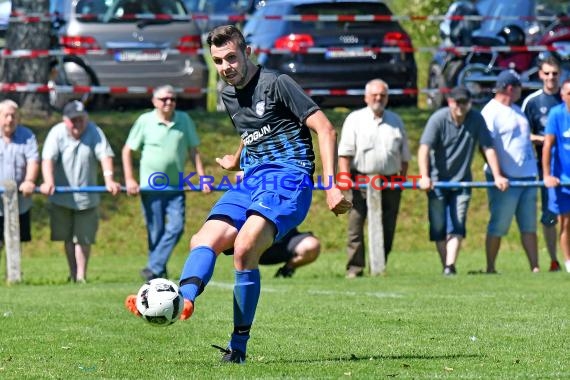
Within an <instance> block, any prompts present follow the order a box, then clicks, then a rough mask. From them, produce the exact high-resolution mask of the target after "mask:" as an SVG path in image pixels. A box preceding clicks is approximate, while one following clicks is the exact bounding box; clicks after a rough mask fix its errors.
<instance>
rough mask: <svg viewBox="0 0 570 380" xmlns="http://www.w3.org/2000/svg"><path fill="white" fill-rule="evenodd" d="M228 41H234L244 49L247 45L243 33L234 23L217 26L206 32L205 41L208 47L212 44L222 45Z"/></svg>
mask: <svg viewBox="0 0 570 380" xmlns="http://www.w3.org/2000/svg"><path fill="white" fill-rule="evenodd" d="M229 41H234V42H236V43H237V44H238V46H239V48H240V49H241V50H245V48H246V47H247V45H246V43H245V38H244V37H243V34H242V33H241V31H240V30H239V29H238V28H237V27H236V26H234V25H221V26H218V27H216V28H214V29H212V30H211V31H210V33H208V38H207V39H206V43H207V44H208V46H209V47H210V48H211V47H212V45H214V46H216V47H220V46H223V45H225V44H226V43H228V42H229Z"/></svg>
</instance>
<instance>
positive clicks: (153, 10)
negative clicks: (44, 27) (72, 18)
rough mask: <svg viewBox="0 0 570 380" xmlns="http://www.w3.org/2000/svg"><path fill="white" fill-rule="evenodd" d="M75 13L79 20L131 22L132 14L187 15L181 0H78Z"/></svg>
mask: <svg viewBox="0 0 570 380" xmlns="http://www.w3.org/2000/svg"><path fill="white" fill-rule="evenodd" d="M75 13H76V14H77V18H78V20H79V21H81V22H113V23H115V22H133V20H135V17H134V15H157V14H160V15H171V16H187V12H186V9H185V8H184V5H183V3H182V1H181V0H107V1H101V0H79V1H78V2H77V4H76V5H75Z"/></svg>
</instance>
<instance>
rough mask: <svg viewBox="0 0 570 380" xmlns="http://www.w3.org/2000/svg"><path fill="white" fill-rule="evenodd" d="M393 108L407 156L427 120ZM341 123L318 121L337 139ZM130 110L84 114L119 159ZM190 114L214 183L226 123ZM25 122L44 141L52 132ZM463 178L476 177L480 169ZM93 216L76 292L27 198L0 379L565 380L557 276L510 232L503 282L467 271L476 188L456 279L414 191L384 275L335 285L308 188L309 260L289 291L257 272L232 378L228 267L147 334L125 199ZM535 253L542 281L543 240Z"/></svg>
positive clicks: (338, 225)
mask: <svg viewBox="0 0 570 380" xmlns="http://www.w3.org/2000/svg"><path fill="white" fill-rule="evenodd" d="M396 111H397V112H398V113H399V114H400V115H401V116H402V117H403V118H404V119H405V122H406V126H407V128H408V132H409V138H410V143H411V146H412V151H413V152H414V156H415V152H416V151H417V141H418V139H419V135H420V133H421V130H422V128H423V126H424V124H425V121H426V120H427V117H428V116H429V113H428V112H426V111H422V110H417V109H415V108H414V109H412V108H410V109H398V110H396ZM347 112H348V111H347V110H327V114H328V115H329V117H330V118H331V120H333V122H334V124H335V125H336V126H337V127H339V128H340V126H341V125H342V120H343V119H344V117H345V116H346V113H347ZM139 113H140V111H127V112H122V113H117V112H100V113H94V114H93V115H92V118H93V119H94V120H95V121H97V123H98V124H99V125H100V126H101V127H103V129H104V130H105V132H106V133H107V135H108V137H109V139H110V140H111V144H112V146H113V148H114V149H115V152H117V153H118V152H120V148H121V146H122V144H123V143H124V141H125V138H126V134H127V133H128V130H129V128H130V126H131V125H132V122H133V121H134V119H135V118H136V116H137V115H138V114H139ZM191 115H192V116H193V117H194V119H195V120H196V122H197V124H198V129H199V134H200V136H201V138H202V146H201V151H202V153H203V155H204V161H205V164H206V168H207V171H208V173H209V174H212V175H214V176H216V177H218V176H220V175H222V174H224V173H223V172H222V171H221V170H219V169H217V168H216V166H215V162H214V158H215V157H216V156H220V155H221V154H224V153H228V152H231V151H233V149H234V148H235V146H236V143H237V137H236V135H235V133H234V132H233V131H232V128H231V126H230V124H229V121H228V118H227V116H226V115H225V114H218V113H204V112H193V113H191ZM24 121H25V123H26V124H27V125H29V126H31V127H32V128H33V129H34V130H35V131H36V133H37V134H38V136H39V140H40V141H43V138H44V136H45V133H46V131H47V127H49V126H50V125H52V124H53V123H54V122H56V121H57V120H56V119H53V120H47V121H46V120H35V119H33V120H24ZM412 161H413V162H412V165H411V169H410V172H411V173H414V172H417V163H416V159H415V157H414V158H413V160H412ZM473 168H474V173H475V175H476V179H478V180H480V179H481V178H482V176H481V168H482V162H481V158H480V157H477V158H476V161H475V163H474V165H473ZM191 170H192V168H190V167H189V168H188V172H190V171H191ZM116 172H117V173H119V174H120V172H121V170H120V162H118V161H117V162H116ZM317 172H318V173H320V172H319V171H318V170H317ZM218 197H219V193H215V194H210V195H202V194H189V195H188V197H187V199H188V204H187V215H188V217H187V225H186V228H187V230H186V233H185V236H184V238H183V242H181V243H180V244H179V245H178V247H177V249H176V251H175V253H174V255H173V257H172V260H171V262H170V264H169V270H170V273H172V278H173V279H174V280H176V278H177V275H178V273H179V272H180V268H181V266H182V265H183V262H184V260H185V258H186V254H187V242H188V239H189V237H190V235H191V233H192V232H194V231H195V230H196V229H197V228H198V226H199V225H200V224H201V223H202V219H203V218H204V217H205V215H206V213H207V211H208V210H209V208H210V207H211V205H212V204H213V203H214V202H215V201H216V199H217V198H218ZM101 210H102V216H103V218H102V219H103V220H102V222H101V226H100V230H99V235H98V238H99V240H98V242H97V244H96V245H95V247H94V253H93V257H92V260H91V262H90V268H89V273H88V281H89V282H88V284H86V285H72V284H67V283H66V281H65V279H66V277H67V265H66V263H65V258H64V257H63V253H62V247H61V245H60V244H55V243H52V242H50V241H49V231H48V227H47V222H48V219H47V214H46V212H45V198H43V197H42V196H40V195H37V196H34V208H33V214H32V215H33V238H34V240H33V242H31V243H29V244H27V245H25V246H24V248H23V249H24V253H23V259H22V260H23V262H22V269H23V278H24V281H23V283H22V284H19V285H13V286H7V285H0V378H2V379H4V378H6V379H37V378H42V379H43V378H58V379H64V378H65V379H67V378H109V379H135V378H142V379H157V378H160V379H179V378H196V379H209V378H216V379H228V378H247V379H250V378H263V379H265V378H311V379H323V378H324V379H337V378H358V379H377V378H414V379H432V378H467V379H475V378H479V379H491V378H502V379H517V378H539V379H544V378H550V379H564V378H570V365H569V364H568V350H569V349H570V344H569V343H568V339H567V337H568V336H569V334H570V326H569V322H570V319H569V316H568V315H569V313H568V310H569V308H568V300H567V299H568V295H567V294H568V289H569V285H570V276H568V275H567V274H566V273H548V272H546V271H544V272H542V273H538V274H531V273H530V271H529V268H528V264H527V262H526V259H525V258H524V255H523V254H522V249H521V247H520V243H519V242H518V238H519V237H518V234H517V233H516V231H515V230H516V228H514V227H513V228H512V232H511V234H510V235H509V237H508V238H506V239H505V241H504V244H503V246H502V249H501V252H500V255H499V260H498V263H497V268H498V270H499V272H500V273H501V274H500V275H494V276H488V275H467V272H468V271H472V270H473V271H476V270H479V269H482V268H483V267H484V251H483V241H484V231H485V226H486V223H487V218H488V213H487V210H486V195H485V193H484V191H482V190H475V191H474V196H473V200H472V203H471V208H470V212H469V222H468V231H469V235H468V238H467V240H466V242H465V246H464V250H463V251H462V254H461V256H460V258H459V261H458V271H459V275H458V276H456V277H454V278H444V277H443V276H442V275H441V266H440V264H439V259H438V258H437V255H436V253H435V250H434V247H433V246H432V244H430V243H429V242H428V241H427V217H426V201H425V195H424V194H422V193H419V192H415V191H406V192H405V194H404V201H403V203H402V209H401V213H400V219H399V223H398V229H397V232H396V240H395V245H394V251H393V253H392V255H391V257H390V261H389V264H388V272H387V276H385V277H376V278H373V277H364V278H360V279H356V280H353V281H348V280H345V279H344V265H345V256H344V244H345V237H346V218H345V217H342V216H341V217H338V218H336V217H334V216H333V215H332V214H330V213H329V212H328V211H327V210H326V209H325V202H324V199H323V194H322V193H321V192H317V193H316V194H315V197H314V202H313V206H312V208H311V211H310V214H309V216H308V217H307V220H306V221H305V222H304V223H303V225H302V229H310V230H312V231H314V232H315V233H316V234H317V235H318V236H319V237H320V238H321V240H322V242H323V254H322V256H321V258H320V259H319V260H318V261H317V262H316V263H315V264H314V265H312V266H310V267H308V268H305V269H302V270H299V271H298V273H297V274H296V275H295V277H294V278H293V279H291V280H283V279H274V278H273V277H272V276H273V273H274V271H275V270H276V267H262V277H263V282H262V296H261V300H260V305H259V308H258V313H257V316H256V322H255V326H254V329H253V331H252V334H253V335H252V340H251V341H250V348H249V352H248V354H249V359H248V360H249V361H248V364H247V365H246V366H241V367H240V366H222V365H220V364H219V363H218V360H219V355H218V354H217V353H216V351H215V350H214V349H213V348H211V347H210V344H218V345H224V344H225V343H226V342H227V340H228V335H229V333H230V332H231V314H232V311H231V303H232V302H231V289H232V283H233V275H232V269H231V259H228V258H226V257H222V258H221V259H220V260H219V262H218V266H217V269H216V272H215V274H214V278H213V281H212V283H211V284H210V286H209V287H208V289H207V290H206V292H205V293H204V294H203V296H201V297H200V298H199V299H198V302H197V306H196V307H197V308H196V312H195V315H194V316H193V317H192V319H191V320H190V321H186V322H180V323H176V324H174V325H173V326H170V327H168V328H154V327H151V326H148V325H146V324H145V323H144V322H142V321H141V320H137V319H136V318H134V317H132V316H131V315H130V314H128V313H127V312H126V311H125V310H124V308H123V304H122V303H123V300H124V297H125V296H126V295H127V294H129V293H134V292H136V290H137V289H138V287H139V286H140V285H141V280H140V278H139V277H138V271H139V270H140V269H141V268H142V266H144V264H145V259H146V248H145V246H146V234H145V231H144V226H143V222H142V219H141V210H140V204H139V200H138V199H137V198H128V197H126V196H125V195H120V196H119V197H117V198H112V197H110V196H107V195H106V196H104V201H103V205H102V208H101ZM540 246H541V263H542V266H543V268H545V269H547V268H548V265H547V264H548V262H547V260H546V258H547V255H546V252H545V250H544V248H543V247H544V243H543V242H542V239H540ZM4 263H5V260H4V258H2V261H1V265H2V267H3V266H4ZM0 272H3V269H2V271H0Z"/></svg>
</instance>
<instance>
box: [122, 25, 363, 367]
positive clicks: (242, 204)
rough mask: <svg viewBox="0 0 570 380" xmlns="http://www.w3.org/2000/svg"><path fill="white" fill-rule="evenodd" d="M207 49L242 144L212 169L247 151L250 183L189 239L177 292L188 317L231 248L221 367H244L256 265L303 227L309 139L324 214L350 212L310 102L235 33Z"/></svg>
mask: <svg viewBox="0 0 570 380" xmlns="http://www.w3.org/2000/svg"><path fill="white" fill-rule="evenodd" d="M207 43H208V45H209V47H210V53H211V55H212V59H213V61H214V64H215V66H216V69H217V71H218V73H219V75H220V77H221V78H222V79H223V80H224V81H225V82H226V83H227V84H228V85H229V86H226V87H225V88H224V90H223V91H222V100H223V102H224V105H225V106H226V110H227V112H228V114H229V116H230V117H231V119H232V122H233V124H234V127H235V128H236V130H237V132H238V133H239V135H240V136H241V143H240V147H239V149H238V150H237V152H236V153H235V154H233V155H226V156H224V157H223V158H217V159H216V161H217V162H218V164H219V165H220V166H222V167H223V168H224V169H227V170H239V163H240V154H241V151H242V149H243V147H244V146H247V149H246V153H245V160H244V162H243V163H242V164H243V165H244V167H243V169H244V171H245V176H246V177H248V178H249V180H248V186H242V187H240V188H232V189H230V190H228V191H227V192H226V193H225V194H224V195H223V196H222V197H221V198H220V200H219V201H218V202H217V203H216V205H214V207H213V208H212V210H211V212H210V215H209V216H208V218H207V220H206V222H205V223H204V225H203V226H202V227H201V228H200V230H199V231H198V232H197V233H196V234H195V235H194V236H193V237H192V239H191V241H190V248H191V250H190V254H189V256H188V259H187V260H186V263H185V265H184V269H183V270H182V275H181V276H180V291H181V293H182V295H183V296H184V298H185V300H186V301H188V302H187V304H188V305H192V306H188V310H191V311H193V305H194V301H195V299H196V297H197V296H198V295H199V294H200V293H201V292H202V291H203V290H204V287H205V286H206V284H207V283H208V281H209V280H210V278H211V277H212V273H213V271H214V266H215V263H216V257H217V256H218V255H219V254H220V252H223V251H225V250H228V249H230V248H233V251H234V268H235V285H234V297H233V305H234V329H233V333H232V335H231V339H230V341H229V344H228V346H227V348H221V347H218V348H220V349H221V350H222V352H223V357H222V361H223V362H231V363H243V362H244V361H245V357H246V347H247V342H248V340H249V336H250V329H251V325H252V323H253V319H254V316H255V310H256V308H257V302H258V300H259V295H260V290H261V286H260V276H259V269H258V265H259V258H260V256H261V254H262V253H263V252H264V251H265V250H266V249H267V248H268V247H270V246H271V245H272V244H273V242H274V241H279V240H280V239H281V238H282V237H283V236H285V235H286V234H287V232H289V231H290V230H291V229H293V228H294V227H296V226H298V225H299V224H301V222H302V221H303V220H304V219H305V217H306V215H307V213H308V211H309V207H310V205H311V199H312V189H311V187H310V186H307V184H311V183H312V175H313V173H314V169H315V165H314V159H315V154H314V151H313V147H312V142H311V141H312V140H311V131H314V132H315V133H316V134H317V136H318V142H319V151H320V155H321V161H322V167H323V177H324V178H325V183H324V187H325V188H326V189H327V190H325V191H326V200H327V204H328V207H329V209H330V210H331V211H332V212H334V213H335V214H337V215H338V214H344V213H346V212H347V211H348V210H349V209H350V207H351V206H352V204H351V203H350V202H349V201H348V200H346V199H345V198H344V196H343V194H342V192H341V191H340V190H339V189H338V188H337V187H335V186H334V184H333V183H332V182H333V179H334V177H335V169H334V166H335V155H336V150H337V148H336V132H335V130H334V128H333V126H332V124H331V123H330V121H329V120H328V119H327V117H326V116H325V114H324V113H323V112H322V111H321V110H320V109H319V107H318V106H317V105H316V104H315V103H314V102H313V101H312V100H311V98H310V97H308V96H307V95H306V94H305V92H304V91H303V90H302V89H301V87H300V86H299V85H298V84H297V83H295V82H294V81H293V80H292V79H291V78H290V77H289V76H287V75H283V74H277V73H274V72H270V71H266V70H265V69H264V68H262V67H260V66H256V65H255V64H254V63H253V62H252V61H251V60H250V59H249V56H250V54H251V48H250V47H248V46H246V44H245V40H244V37H243V35H242V34H241V32H240V31H239V29H237V28H236V27H235V26H231V25H228V26H219V27H217V28H215V29H213V30H212V31H211V32H210V33H209V35H208V38H207ZM327 180H328V181H329V182H330V183H326V181H327ZM129 309H130V308H129ZM135 309H136V308H135ZM131 310H132V309H131ZM190 314H191V312H190ZM216 347H217V346H216Z"/></svg>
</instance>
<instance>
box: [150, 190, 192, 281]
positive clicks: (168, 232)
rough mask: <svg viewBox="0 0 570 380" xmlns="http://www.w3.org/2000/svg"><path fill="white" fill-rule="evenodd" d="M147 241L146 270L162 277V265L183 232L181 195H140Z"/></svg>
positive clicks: (183, 214) (165, 193) (183, 209)
mask: <svg viewBox="0 0 570 380" xmlns="http://www.w3.org/2000/svg"><path fill="white" fill-rule="evenodd" d="M141 201H142V207H143V214H144V219H145V223H146V231H147V239H148V262H147V266H146V267H147V268H148V269H150V271H151V272H152V273H154V274H155V275H165V274H166V264H167V263H168V259H169V258H170V255H171V254H172V251H173V250H174V247H175V246H176V244H178V242H179V241H180V238H181V237H182V234H183V233H184V217H185V209H186V198H185V195H184V192H166V191H165V192H147V193H144V192H143V193H141Z"/></svg>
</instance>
